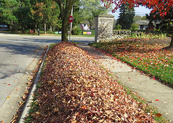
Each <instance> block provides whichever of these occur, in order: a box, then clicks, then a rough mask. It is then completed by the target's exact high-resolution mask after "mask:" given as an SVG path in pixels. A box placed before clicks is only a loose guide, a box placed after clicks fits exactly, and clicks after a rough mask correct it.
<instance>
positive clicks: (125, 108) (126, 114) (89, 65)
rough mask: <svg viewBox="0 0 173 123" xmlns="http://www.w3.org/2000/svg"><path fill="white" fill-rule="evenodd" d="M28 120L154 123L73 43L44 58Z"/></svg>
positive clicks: (64, 45)
mask: <svg viewBox="0 0 173 123" xmlns="http://www.w3.org/2000/svg"><path fill="white" fill-rule="evenodd" d="M39 83H41V84H40V87H39V88H38V89H37V91H36V95H35V101H34V106H33V108H32V112H31V114H30V116H31V117H30V119H29V120H28V121H27V122H33V123H37V122H38V123H39V122H50V123H53V122H141V121H142V122H155V121H154V120H153V119H152V114H149V113H148V114H147V113H145V110H143V108H141V106H139V103H138V102H137V101H136V100H134V99H133V98H132V97H131V96H130V95H128V94H127V93H126V92H125V90H124V88H123V87H122V86H121V85H120V84H119V83H118V82H116V80H115V79H113V78H112V77H110V76H109V75H108V73H107V72H106V71H105V70H104V69H102V68H101V67H100V66H99V65H98V64H97V63H95V62H94V61H93V58H92V57H91V56H89V55H87V53H86V52H85V51H83V50H81V49H80V48H78V47H77V46H75V45H74V44H72V43H67V42H61V43H58V44H57V45H56V46H54V47H53V48H52V49H51V50H50V51H49V52H48V56H47V58H46V66H45V69H44V71H43V75H42V77H41V79H40V81H39Z"/></svg>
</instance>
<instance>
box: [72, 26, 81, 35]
mask: <svg viewBox="0 0 173 123" xmlns="http://www.w3.org/2000/svg"><path fill="white" fill-rule="evenodd" d="M72 34H73V35H81V34H82V29H81V28H80V27H75V28H73V30H72Z"/></svg>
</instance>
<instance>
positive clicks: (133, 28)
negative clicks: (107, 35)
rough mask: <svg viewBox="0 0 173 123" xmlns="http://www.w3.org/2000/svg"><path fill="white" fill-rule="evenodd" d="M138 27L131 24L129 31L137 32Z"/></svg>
mask: <svg viewBox="0 0 173 123" xmlns="http://www.w3.org/2000/svg"><path fill="white" fill-rule="evenodd" d="M138 27H139V25H138V24H135V23H132V24H131V28H130V30H132V31H134V30H137V29H138Z"/></svg>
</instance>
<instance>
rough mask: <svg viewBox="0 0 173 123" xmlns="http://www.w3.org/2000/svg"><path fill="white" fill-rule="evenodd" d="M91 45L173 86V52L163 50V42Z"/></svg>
mask: <svg viewBox="0 0 173 123" xmlns="http://www.w3.org/2000/svg"><path fill="white" fill-rule="evenodd" d="M90 45H91V46H93V47H96V48H98V49H101V50H102V51H104V52H106V53H109V54H111V55H113V56H115V57H117V58H118V59H120V60H121V61H124V62H126V63H128V64H130V65H131V66H133V67H136V68H137V69H139V70H141V71H143V72H144V73H146V74H149V75H150V76H152V77H153V79H158V80H161V81H162V82H163V83H165V84H168V85H170V86H173V76H172V75H173V52H172V51H167V50H162V48H163V47H165V45H163V44H144V43H141V42H109V43H93V44H90Z"/></svg>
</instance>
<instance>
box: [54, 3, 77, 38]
mask: <svg viewBox="0 0 173 123" xmlns="http://www.w3.org/2000/svg"><path fill="white" fill-rule="evenodd" d="M77 1H78V0H56V2H57V3H58V5H59V7H60V17H61V19H62V35H61V41H68V25H69V18H70V14H71V9H72V7H73V5H74V3H75V2H77Z"/></svg>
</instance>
